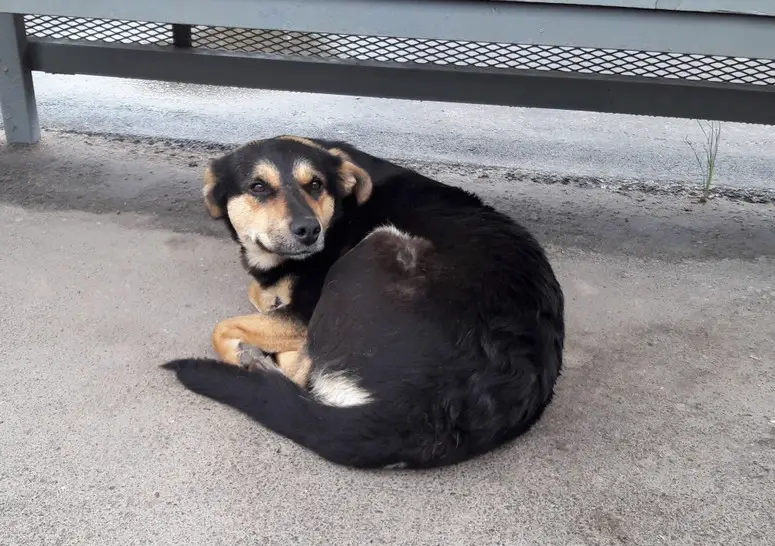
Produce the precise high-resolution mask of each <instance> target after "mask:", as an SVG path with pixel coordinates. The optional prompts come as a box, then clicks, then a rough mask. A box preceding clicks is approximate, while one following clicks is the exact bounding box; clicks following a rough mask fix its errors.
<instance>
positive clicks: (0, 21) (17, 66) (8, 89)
mask: <svg viewBox="0 0 775 546" xmlns="http://www.w3.org/2000/svg"><path fill="white" fill-rule="evenodd" d="M26 53H27V35H26V33H25V31H24V16H23V15H15V14H12V13H0V105H2V112H3V123H4V125H5V136H6V139H7V141H8V144H35V143H36V142H38V140H40V126H39V124H38V109H37V106H36V105H35V90H34V88H33V85H32V72H31V71H30V67H29V66H30V65H29V62H28V59H27V55H26Z"/></svg>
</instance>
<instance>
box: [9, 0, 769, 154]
mask: <svg viewBox="0 0 775 546" xmlns="http://www.w3.org/2000/svg"><path fill="white" fill-rule="evenodd" d="M662 3H668V4H676V3H675V2H670V1H667V2H665V1H663V2H662ZM157 4H159V5H157ZM175 4H177V2H172V1H171V2H150V1H148V0H138V1H135V2H131V3H122V4H119V3H106V2H101V1H97V0H79V1H71V2H66V1H58V2H57V1H53V0H51V1H49V0H23V1H17V0H0V66H3V67H4V68H5V70H4V71H3V70H0V93H2V102H3V114H4V119H5V129H6V134H7V136H8V141H9V142H34V141H36V140H37V138H38V129H37V120H36V115H35V101H34V92H33V90H32V80H31V78H30V76H29V73H30V71H32V70H41V71H45V72H58V73H79V74H94V75H104V76H118V77H131V78H146V79H159V80H168V81H181V82H191V83H207V84H217V85H234V86H245V87H259V88H269V89H287V90H295V91H312V92H322V93H339V94H351V95H367V96H378V97H397V98H417V99H426V100H448V101H459V102H474V103H485V104H502V105H517V106H533V107H546V108H563V109H577V110H595V111H603V112H617V113H633V114H648V115H665V116H675V117H693V118H706V119H719V120H731V121H746V122H755V123H768V124H775V107H774V106H773V105H775V10H773V12H772V13H770V12H764V13H762V12H761V11H760V9H759V8H760V7H761V6H764V7H766V5H764V4H761V2H760V0H737V1H736V2H735V1H731V2H729V1H723V0H715V1H713V0H711V1H709V2H705V3H704V4H703V5H704V6H705V8H706V10H705V11H700V9H701V8H700V7H699V6H698V7H695V8H694V9H695V10H696V11H684V10H682V9H653V4H654V2H653V0H651V1H649V2H648V3H644V2H643V0H620V1H615V0H598V1H597V2H587V3H585V4H582V3H575V2H567V1H563V0H547V1H545V2H539V3H537V2H524V1H522V0H511V1H509V0H506V1H500V2H483V1H474V0H424V1H421V2H407V1H404V0H389V1H388V0H312V1H311V0H252V2H251V1H245V0H241V1H236V0H218V1H216V0H191V1H189V2H186V3H185V4H186V5H185V7H182V6H175ZM659 4H660V2H659V1H658V2H656V5H657V6H658V5H659ZM677 4H678V5H679V6H681V5H684V4H692V2H691V1H687V2H678V3H677ZM695 4H696V3H695ZM647 5H648V6H652V9H646V6H647ZM725 5H728V6H735V7H736V8H737V10H738V12H739V13H728V12H719V10H722V9H723V8H724V6H725ZM216 6H217V7H218V9H217V11H214V10H215V8H216ZM622 6H626V7H622ZM246 8H252V9H247V10H246ZM388 8H389V9H388ZM4 10H6V13H2V12H3V11H4ZM10 12H13V13H10ZM30 13H32V14H30ZM108 15H110V17H109V18H106V16H108ZM203 22H205V23H208V22H209V23H210V24H202V23H203ZM212 23H217V24H212ZM224 23H226V24H225V25H224ZM506 38H507V39H506Z"/></svg>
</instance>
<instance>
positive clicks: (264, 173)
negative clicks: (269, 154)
mask: <svg viewBox="0 0 775 546" xmlns="http://www.w3.org/2000/svg"><path fill="white" fill-rule="evenodd" d="M253 178H254V179H256V180H262V181H263V182H266V183H267V184H269V185H270V186H272V187H273V188H274V189H279V188H280V185H281V184H282V179H281V177H280V170H279V169H278V168H277V165H275V164H274V163H272V162H271V161H266V160H262V161H259V162H258V163H256V165H255V167H253Z"/></svg>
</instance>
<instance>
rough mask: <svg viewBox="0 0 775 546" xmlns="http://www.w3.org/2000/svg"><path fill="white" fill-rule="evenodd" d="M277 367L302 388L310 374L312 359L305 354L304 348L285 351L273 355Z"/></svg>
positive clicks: (304, 386) (305, 385)
mask: <svg viewBox="0 0 775 546" xmlns="http://www.w3.org/2000/svg"><path fill="white" fill-rule="evenodd" d="M275 358H276V359H277V367H278V368H280V371H282V372H283V373H284V374H285V375H286V376H288V378H289V379H290V380H291V381H293V382H294V383H296V384H297V385H298V386H300V387H302V388H306V387H307V383H308V382H309V376H310V372H311V371H312V359H310V357H309V355H308V354H307V349H306V346H302V348H301V349H299V350H298V351H287V352H284V353H278V354H277V355H275Z"/></svg>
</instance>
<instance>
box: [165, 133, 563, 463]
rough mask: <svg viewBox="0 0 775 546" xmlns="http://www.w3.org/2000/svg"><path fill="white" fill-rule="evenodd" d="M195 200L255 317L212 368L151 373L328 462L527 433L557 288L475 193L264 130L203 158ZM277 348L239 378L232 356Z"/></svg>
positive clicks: (426, 458)
mask: <svg viewBox="0 0 775 546" xmlns="http://www.w3.org/2000/svg"><path fill="white" fill-rule="evenodd" d="M204 192H205V203H206V205H207V208H208V210H209V211H210V213H211V215H213V216H215V217H220V218H223V219H224V221H225V223H226V225H227V226H228V227H229V229H230V231H231V233H232V236H233V238H234V239H235V240H236V241H237V242H238V244H239V246H240V249H241V252H242V255H243V262H244V264H245V266H246V267H247V269H248V271H249V272H250V273H251V274H252V275H253V277H254V279H255V283H253V284H251V287H250V289H249V297H250V299H251V301H252V302H253V303H254V305H255V306H256V307H257V309H258V310H260V311H262V312H260V313H257V314H253V315H246V316H244V317H235V318H232V319H228V320H226V321H223V322H222V323H220V324H219V325H218V326H217V327H216V329H215V332H214V333H213V345H214V347H215V350H216V353H217V354H218V357H219V360H217V361H216V360H207V359H183V360H177V361H174V362H170V363H168V364H166V367H167V368H168V369H171V370H173V371H175V372H176V374H177V377H178V379H179V380H180V381H181V382H182V383H183V384H184V385H185V386H186V387H187V388H189V389H190V390H192V391H194V392H196V393H199V394H202V395H204V396H208V397H210V398H212V399H214V400H217V401H219V402H221V403H223V404H226V405H229V406H231V407H234V408H235V409H237V410H239V411H242V412H243V413H245V414H247V415H249V416H250V417H252V418H253V419H255V420H256V421H258V422H259V423H260V424H262V425H264V426H266V427H268V428H269V429H271V430H273V431H275V432H277V433H279V434H281V435H283V436H286V437H287V438H289V439H291V440H293V441H294V442H296V443H298V444H300V445H302V446H304V447H306V448H308V449H310V450H312V451H313V452H315V453H317V454H318V455H320V456H322V457H324V458H326V459H328V460H330V461H333V462H335V463H338V464H343V465H348V466H355V467H365V468H375V467H384V466H388V465H404V466H408V467H413V468H422V467H432V466H442V465H449V464H454V463H458V462H461V461H464V460H467V459H470V458H472V457H474V456H477V455H479V454H482V453H485V452H487V451H490V450H492V449H494V448H496V447H498V446H500V445H502V444H504V443H506V442H508V441H510V440H512V439H514V438H516V437H517V436H519V435H521V434H523V433H524V432H526V431H527V430H528V429H529V428H530V427H531V426H532V425H533V424H534V423H535V422H536V421H537V420H538V419H539V418H540V417H541V415H542V414H543V412H544V410H545V408H546V407H547V405H548V404H549V403H550V401H551V399H552V396H553V391H554V385H555V383H556V381H557V378H558V377H559V374H560V371H561V367H562V353H563V344H564V335H565V331H564V328H565V327H564V300H563V293H562V289H561V287H560V285H559V283H558V281H557V279H556V277H555V275H554V272H553V270H552V268H551V266H550V264H549V262H548V260H547V258H546V255H545V253H544V251H543V249H542V248H541V246H540V245H539V244H538V242H537V241H536V240H535V239H534V238H533V237H532V235H531V234H530V233H528V232H527V231H526V230H525V229H524V228H523V227H521V226H520V225H518V224H517V223H515V222H514V221H513V220H511V219H510V218H508V217H507V216H505V215H503V214H501V213H499V212H498V211H496V210H495V209H493V208H492V207H490V206H488V205H486V204H484V203H483V202H482V201H481V200H480V199H479V198H478V197H476V196H475V195H472V194H470V193H468V192H466V191H464V190H462V189H459V188H455V187H451V186H448V185H445V184H442V183H441V182H438V181H435V180H432V179H429V178H427V177H424V176H422V175H420V174H419V173H416V172H414V171H411V170H408V169H404V168H401V167H398V166H396V165H394V164H392V163H389V162H387V161H384V160H381V159H379V158H376V157H374V156H370V155H368V154H365V153H364V152H361V151H359V150H357V149H356V148H354V147H352V146H349V145H347V144H345V143H341V142H327V141H320V140H309V139H304V138H300V137H278V138H274V139H269V140H265V141H258V142H253V143H249V144H247V145H245V146H242V147H240V148H239V149H237V150H235V151H234V152H232V153H230V154H227V155H226V156H224V157H222V158H219V159H217V160H215V161H214V162H213V164H212V165H211V167H210V168H209V170H208V173H207V175H206V177H205V189H204ZM246 345H253V346H256V347H258V348H259V349H261V350H262V351H263V352H265V353H271V354H274V355H276V361H277V365H276V366H275V365H274V363H271V362H267V361H266V359H261V358H259V359H258V362H257V363H253V365H252V366H251V367H250V368H249V369H247V370H246V369H245V368H244V367H243V366H241V365H240V364H244V363H245V362H244V358H243V354H242V353H243V350H244V347H245V346H246Z"/></svg>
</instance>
